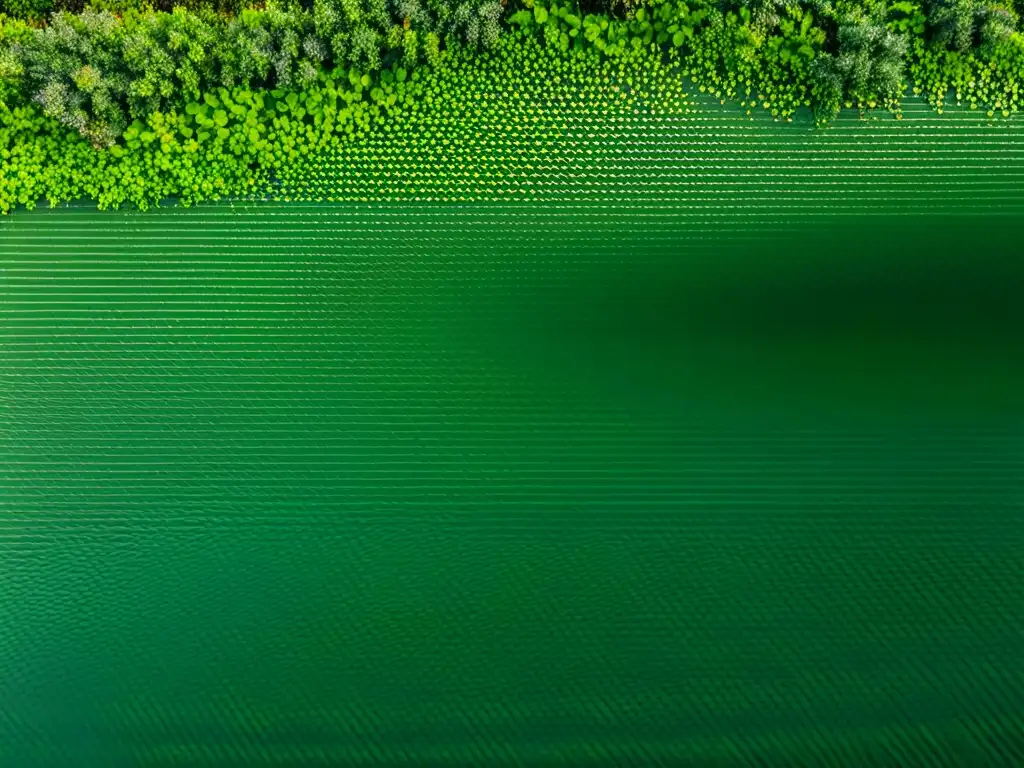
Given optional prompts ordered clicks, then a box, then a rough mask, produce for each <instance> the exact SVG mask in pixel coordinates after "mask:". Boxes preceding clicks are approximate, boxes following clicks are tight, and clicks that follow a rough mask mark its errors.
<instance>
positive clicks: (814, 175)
mask: <svg viewBox="0 0 1024 768" xmlns="http://www.w3.org/2000/svg"><path fill="white" fill-rule="evenodd" d="M971 119H972V118H955V117H954V118H951V117H948V116H947V117H946V118H937V117H934V116H930V115H928V114H927V113H925V112H924V111H923V110H921V111H918V112H916V113H915V112H914V111H913V110H912V109H908V116H907V118H906V119H905V120H904V121H903V122H902V123H895V122H894V121H887V122H884V123H879V124H876V125H870V124H861V123H857V122H854V121H850V120H846V121H841V122H840V123H839V124H838V125H837V126H836V127H835V128H833V129H831V130H830V131H829V132H826V133H813V132H810V131H808V130H806V129H805V128H804V127H802V126H789V127H785V126H776V125H773V124H770V123H764V122H756V121H755V122H754V123H750V122H748V121H746V120H740V119H739V117H738V116H737V117H733V116H732V113H731V112H727V111H725V110H721V111H714V110H711V109H707V108H705V109H702V110H700V111H695V112H693V113H692V114H691V115H689V116H686V115H684V116H681V117H679V121H680V122H678V123H674V124H672V125H666V124H661V125H660V126H659V125H657V124H654V123H653V122H649V123H647V124H644V123H643V122H642V121H640V122H637V123H634V125H633V126H632V128H631V129H630V130H625V129H622V130H619V129H618V128H616V129H614V130H612V129H609V130H604V128H603V127H602V126H601V125H600V124H599V123H593V122H592V123H590V124H588V126H586V131H583V132H582V133H581V134H580V138H579V139H578V141H580V142H584V143H585V142H587V141H589V142H593V143H594V144H595V145H596V144H600V145H601V146H602V149H603V152H604V154H603V159H602V160H601V161H600V162H595V163H591V164H588V162H587V160H586V159H585V156H580V155H579V154H576V155H573V153H574V152H576V153H578V152H579V150H578V149H573V148H572V145H571V144H559V145H557V146H556V147H555V150H553V152H555V154H556V156H555V157H554V159H552V160H551V166H550V169H548V170H546V169H545V168H544V167H535V168H534V169H533V170H534V171H535V172H536V174H537V176H536V177H535V178H536V186H535V189H539V190H540V193H539V195H538V197H539V199H538V200H537V202H533V203H531V202H528V201H524V200H523V199H522V198H523V195H519V197H518V198H516V195H514V194H510V197H513V198H516V199H513V200H510V201H509V202H501V201H497V200H490V201H489V202H488V201H481V202H473V203H461V204H460V203H457V202H433V203H426V202H423V201H420V202H416V201H415V200H410V199H404V198H402V199H399V198H396V199H394V200H392V202H377V203H373V204H363V203H358V202H353V201H349V202H337V203H312V202H310V203H283V202H282V203H267V204H256V203H239V204H235V205H234V206H232V205H228V204H224V205H213V206H203V207H200V208H198V209H194V210H187V211H183V210H162V211H156V212H150V213H146V214H139V213H127V212H126V213H107V214H98V213H95V212H91V211H89V210H87V209H85V208H73V209H67V210H59V211H53V212H50V211H36V212H20V213H18V214H17V215H15V216H13V217H12V218H11V219H10V220H7V221H4V222H0V457H2V461H0V763H2V764H4V765H14V766H20V765H63V764H74V765H128V764H137V763H138V762H140V761H146V762H150V763H173V762H180V763H183V764H197V763H198V764H220V765H224V764H247V765H248V764H260V763H268V762H273V763H278V764H295V763H297V762H299V761H302V760H308V761H311V762H320V763H331V764H361V763H391V764H394V763H408V762H414V763H418V764H442V763H444V764H460V765H465V764H506V763H528V764H552V763H558V762H563V761H572V762H574V763H579V764H637V765H650V764H653V763H659V762H660V763H671V764H676V765H679V764H686V765H736V764H744V763H752V764H759V765H764V764H769V765H796V764H807V765H822V764H826V762H827V760H828V759H831V760H834V761H836V762H837V763H838V764H845V765H865V764H872V765H877V764H881V765H903V766H906V765H1010V764H1014V763H1018V764H1019V762H1020V761H1021V759H1022V745H1021V740H1020V733H1021V730H1022V725H1024V722H1022V716H1021V713H1022V712H1024V673H1022V670H1024V616H1022V613H1024V581H1022V577H1024V565H1022V563H1024V559H1022V557H1024V536H1022V528H1021V524H1022V521H1021V513H1022V511H1024V496H1022V470H1024V439H1022V431H1021V430H1022V418H1021V415H1022V413H1024V402H1022V401H1024V395H1022V394H1021V393H1022V391H1024V390H1022V389H1021V384H1022V383H1024V371H1022V368H1024V360H1022V355H1021V354H1020V338H1021V335H1020V333H1021V328H1022V325H1021V320H1022V311H1024V310H1022V309H1021V308H1020V304H1021V302H1020V301H1019V296H1020V295H1021V289H1022V288H1024V285H1022V283H1024V280H1022V275H1021V272H1020V270H1019V269H1018V267H1017V264H1018V263H1019V260H1020V256H1021V253H1020V250H1021V249H1020V247H1019V241H1020V235H1019V233H1020V231H1021V229H1020V224H1021V217H1020V215H1019V214H1021V213H1022V207H1021V202H1024V196H1022V194H1021V190H1020V185H1019V179H1020V177H1021V174H1022V173H1024V141H1022V134H1021V133H1020V129H1019V127H1015V124H1005V123H1004V124H1000V125H996V126H988V125H985V124H983V123H981V122H971ZM580 130H581V131H582V129H580ZM588 137H589V138H588ZM568 140H569V141H571V140H572V137H571V135H570V138H569V139H568ZM464 152H465V157H466V158H468V160H467V161H468V162H474V151H473V150H472V149H471V148H469V147H468V145H467V146H466V147H465V148H464ZM559 153H560V154H559ZM423 157H424V159H423V162H424V163H427V162H428V157H427V155H426V154H424V156H423ZM485 161H486V158H479V162H480V164H481V165H480V167H481V168H483V167H484V166H485V165H486V163H485ZM573 162H575V163H576V164H577V165H578V166H580V168H582V169H583V170H580V171H578V172H577V173H578V174H582V175H583V176H585V177H586V180H587V181H588V182H591V183H592V185H596V186H588V187H586V188H587V189H588V190H590V194H588V195H579V196H578V197H577V198H575V199H574V190H575V189H576V187H574V184H577V185H578V187H579V188H582V187H583V183H582V181H581V180H580V177H579V176H577V178H576V180H575V181H574V180H573V178H571V177H566V176H562V177H557V176H553V177H549V178H545V177H543V175H542V174H543V173H545V172H550V173H552V174H554V173H558V172H559V169H560V168H561V169H563V170H564V169H565V168H566V167H567V165H568V166H569V167H571V165H572V163H573ZM588 174H589V175H588ZM595 190H596V191H595ZM346 194H348V195H351V196H353V197H359V196H362V195H361V194H357V193H355V192H352V191H351V190H350V191H349V192H348V193H346ZM341 196H342V197H344V196H345V195H341ZM382 197H386V196H382ZM954 212H958V214H959V215H956V216H954V215H952V214H953V213H954ZM894 214H899V215H894ZM757 761H760V762H757Z"/></svg>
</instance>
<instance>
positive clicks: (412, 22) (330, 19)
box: [0, 0, 1024, 212]
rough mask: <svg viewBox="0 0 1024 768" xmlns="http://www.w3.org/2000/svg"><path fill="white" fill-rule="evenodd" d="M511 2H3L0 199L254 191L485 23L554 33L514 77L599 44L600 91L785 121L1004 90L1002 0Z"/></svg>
mask: <svg viewBox="0 0 1024 768" xmlns="http://www.w3.org/2000/svg"><path fill="white" fill-rule="evenodd" d="M7 2H8V3H11V2H13V0H7ZM523 2H524V3H525V7H523V6H522V5H518V0H512V3H511V4H507V5H506V4H502V3H501V2H499V0H464V2H448V1H447V0H429V2H420V1H419V0H401V1H400V2H399V1H396V0H391V2H389V1H388V0H316V2H313V3H312V4H309V3H288V4H276V3H268V4H267V5H265V6H264V5H260V6H252V7H243V6H242V5H238V4H232V3H227V4H225V3H214V4H205V3H202V2H199V0H196V1H195V2H189V3H184V4H180V5H175V4H173V3H165V4H164V5H162V6H161V7H163V8H166V9H169V10H170V12H166V11H153V10H151V9H149V8H138V7H134V4H133V3H129V2H119V1H118V0H103V1H102V2H101V1H100V0H96V4H94V5H92V6H89V7H87V8H83V9H82V10H81V12H80V13H77V14H75V13H71V12H67V11H60V12H53V13H52V14H50V15H49V16H48V17H46V20H45V21H43V20H42V19H43V17H44V16H45V14H46V12H47V10H49V9H47V8H45V7H42V6H40V7H35V6H29V5H24V6H23V5H13V4H9V5H7V6H5V8H6V11H7V12H8V13H9V14H12V15H11V16H9V17H4V16H0V159H2V165H0V209H2V210H3V211H4V212H6V211H9V210H10V209H11V208H12V207H14V206H15V205H18V204H22V205H28V206H31V205H33V204H35V203H36V202H37V201H39V200H48V201H49V202H50V203H51V204H55V203H58V202H61V201H66V200H71V199H76V198H81V197H87V198H91V199H94V200H96V201H97V202H98V203H99V205H100V206H104V207H105V206H110V205H120V204H122V203H124V202H131V203H134V204H136V205H139V206H142V207H145V206H147V205H150V204H153V203H155V202H157V201H159V200H161V199H163V198H168V197H171V198H178V199H180V200H181V201H182V202H184V203H186V204H188V203H192V202H195V201H198V200H202V199H216V198H218V197H221V196H237V195H240V194H265V193H266V192H267V191H268V190H269V189H270V185H271V183H272V181H273V180H274V179H280V178H281V175H282V173H284V170H283V169H284V168H285V167H286V166H288V165H289V164H291V163H293V161H294V160H295V159H296V158H297V157H299V156H304V157H308V156H311V155H312V156H316V155H318V154H319V153H322V152H323V151H325V150H327V151H329V152H337V151H340V150H339V147H341V146H342V145H343V144H344V143H345V142H346V141H348V140H350V138H351V137H352V136H355V135H358V134H360V133H362V132H365V131H371V130H372V131H377V130H383V129H385V128H386V126H388V125H389V124H390V123H391V122H392V121H393V120H394V119H395V118H396V116H397V115H398V114H400V113H402V112H403V111H406V110H408V109H413V108H416V107H419V108H421V109H424V110H426V111H427V112H429V111H430V103H431V98H430V97H431V96H432V95H438V94H440V93H441V91H440V90H439V89H443V91H444V95H445V96H453V97H454V98H455V100H458V97H459V93H460V92H461V91H462V90H465V89H467V88H471V86H470V82H471V80H472V78H473V76H474V75H473V66H472V64H471V63H470V64H469V66H467V59H466V58H465V57H466V56H467V55H476V56H479V55H480V54H481V52H484V51H492V52H495V51H497V50H498V49H496V48H495V46H496V45H497V44H498V41H499V40H501V39H504V41H505V42H504V43H503V44H502V47H501V48H500V53H501V55H507V56H516V57H517V58H521V57H522V54H523V51H527V52H528V55H529V56H531V57H539V56H541V49H540V48H538V47H537V46H536V45H535V43H539V44H540V45H541V46H542V47H543V48H545V49H548V50H549V51H551V52H553V54H554V55H553V56H547V55H545V58H544V60H545V61H547V62H549V64H548V65H547V66H548V68H547V69H546V70H543V71H535V74H534V76H535V77H540V78H550V79H552V80H554V81H555V82H556V83H559V84H560V85H561V86H562V88H563V90H566V91H567V92H568V93H571V92H572V91H573V90H574V89H576V90H581V89H584V88H588V87H593V86H594V85H595V83H592V82H589V75H588V73H586V72H577V74H576V75H574V78H573V79H570V80H567V81H560V80H559V74H558V72H559V68H560V67H561V66H562V64H561V63H559V62H560V61H568V60H569V59H570V58H572V57H578V56H581V55H582V56H596V58H592V59H589V60H591V61H592V62H593V64H592V66H597V61H598V59H604V60H607V61H612V62H616V63H617V65H616V69H615V71H614V72H611V73H608V74H607V75H606V76H604V77H602V78H601V79H600V80H598V81H597V82H596V85H597V86H598V87H599V88H604V89H608V90H609V91H610V92H612V93H628V92H629V91H630V89H631V88H632V84H631V82H630V81H631V80H632V79H633V78H634V77H635V76H639V73H640V71H641V70H644V69H649V68H650V67H651V66H656V67H659V68H660V71H663V72H664V77H666V78H669V77H672V76H675V75H682V76H686V77H689V78H691V79H692V81H693V82H694V83H695V84H696V86H697V87H698V88H699V90H700V91H702V92H705V93H710V94H713V95H715V96H716V97H717V98H719V99H721V100H722V101H723V102H724V101H726V100H738V101H740V103H741V104H742V105H743V106H745V107H747V108H749V109H750V110H751V111H753V110H762V109H763V110H767V111H768V112H769V113H770V114H771V115H773V116H775V117H777V118H778V119H783V120H789V119H791V118H792V116H793V115H794V114H795V112H796V110H798V109H800V108H809V109H810V110H811V111H812V112H813V114H814V115H815V117H816V119H817V121H818V122H819V124H824V123H827V122H829V121H830V120H832V119H834V117H835V116H836V115H837V114H838V112H839V110H840V109H841V108H843V107H844V106H846V107H853V108H857V109H860V110H862V111H865V110H870V109H873V108H886V109H888V110H890V111H891V112H893V113H894V114H895V115H896V117H899V116H900V114H899V113H900V103H901V99H902V98H904V96H905V95H906V94H907V93H908V90H913V92H914V93H915V94H921V95H923V96H924V97H925V98H927V99H928V100H929V101H930V103H932V104H933V106H935V107H936V108H938V109H939V110H941V109H942V108H943V106H944V105H945V104H946V103H947V101H948V100H949V99H950V93H951V91H952V93H953V99H954V100H955V102H956V103H957V104H960V105H966V106H969V107H970V108H973V109H982V110H984V111H985V112H987V113H988V115H989V116H990V117H994V116H995V115H996V114H997V113H999V114H1001V115H1003V116H1008V115H1009V114H1010V113H1011V112H1013V111H1015V110H1016V109H1017V108H1018V105H1019V102H1018V99H1019V92H1018V91H1019V82H1020V80H1021V77H1022V73H1024V36H1022V35H1021V34H1020V33H1019V32H1017V31H1016V27H1017V15H1016V11H1015V9H1014V8H1013V7H1011V6H1008V5H999V4H996V3H993V2H989V1H987V0H984V1H983V0H955V1H950V0H927V1H926V2H925V3H924V4H923V5H921V4H915V3H912V2H909V1H908V0H901V2H889V3H885V2H881V1H880V0H866V1H861V2H852V0H813V1H812V2H798V1H793V2H778V1H777V0H757V1H756V2H752V1H751V0H694V1H693V2H691V3H684V2H682V0H671V1H670V0H654V1H653V2H644V3H639V4H628V3H627V4H621V3H618V4H612V5H611V6H594V7H590V6H587V5H583V6H582V7H581V6H579V5H576V4H574V3H570V2H563V3H560V4H559V3H555V2H551V3H545V4H542V3H540V2H535V1H534V0H523ZM172 6H173V7H172ZM503 30H504V31H505V34H502V32H503ZM453 68H454V69H453ZM455 70H457V71H458V72H459V73H460V75H459V77H455V78H453V77H451V76H450V73H451V72H452V71H455ZM446 73H447V74H446ZM501 85H502V84H501V83H495V84H494V86H495V87H500V86H501ZM396 138H397V136H396Z"/></svg>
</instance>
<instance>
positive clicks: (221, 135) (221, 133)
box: [217, 128, 231, 139]
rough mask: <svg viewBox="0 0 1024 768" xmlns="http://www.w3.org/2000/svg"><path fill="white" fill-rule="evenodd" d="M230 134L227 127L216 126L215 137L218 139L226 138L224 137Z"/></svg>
mask: <svg viewBox="0 0 1024 768" xmlns="http://www.w3.org/2000/svg"><path fill="white" fill-rule="evenodd" d="M230 136H231V131H229V130H228V129H227V128H218V129H217V138H218V139H226V138H228V137H230Z"/></svg>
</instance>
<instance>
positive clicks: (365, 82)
mask: <svg viewBox="0 0 1024 768" xmlns="http://www.w3.org/2000/svg"><path fill="white" fill-rule="evenodd" d="M359 82H360V83H362V85H363V88H369V87H370V82H371V81H370V76H369V75H363V76H362V77H361V78H359Z"/></svg>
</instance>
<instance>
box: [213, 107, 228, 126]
mask: <svg viewBox="0 0 1024 768" xmlns="http://www.w3.org/2000/svg"><path fill="white" fill-rule="evenodd" d="M213 122H215V123H216V124H217V125H219V126H221V127H223V126H225V125H227V124H228V113H227V112H225V111H224V110H223V109H218V110H217V111H216V112H214V113H213Z"/></svg>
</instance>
